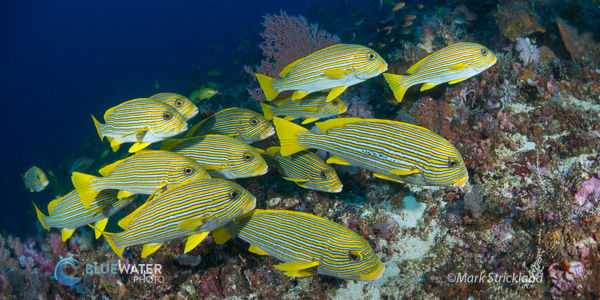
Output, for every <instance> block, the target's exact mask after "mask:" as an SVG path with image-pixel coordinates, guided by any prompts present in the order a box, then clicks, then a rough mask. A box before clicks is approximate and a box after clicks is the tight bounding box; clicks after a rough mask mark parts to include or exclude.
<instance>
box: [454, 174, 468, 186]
mask: <svg viewBox="0 0 600 300" xmlns="http://www.w3.org/2000/svg"><path fill="white" fill-rule="evenodd" d="M467 181H469V176H463V177H461V178H460V179H458V180H455V181H454V182H452V186H453V187H463V186H464V185H465V184H466V183H467Z"/></svg>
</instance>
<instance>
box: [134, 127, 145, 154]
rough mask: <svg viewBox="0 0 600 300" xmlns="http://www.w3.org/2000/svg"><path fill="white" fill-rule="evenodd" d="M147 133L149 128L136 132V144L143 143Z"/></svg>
mask: <svg viewBox="0 0 600 300" xmlns="http://www.w3.org/2000/svg"><path fill="white" fill-rule="evenodd" d="M147 132H148V127H146V128H145V129H144V130H140V131H138V132H136V133H135V140H136V142H139V143H141V142H142V141H143V140H144V136H146V133H147ZM134 152H135V151H134Z"/></svg>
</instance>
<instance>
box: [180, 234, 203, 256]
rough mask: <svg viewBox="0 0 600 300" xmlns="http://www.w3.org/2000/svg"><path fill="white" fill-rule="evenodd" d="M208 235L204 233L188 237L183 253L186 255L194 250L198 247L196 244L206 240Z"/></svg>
mask: <svg viewBox="0 0 600 300" xmlns="http://www.w3.org/2000/svg"><path fill="white" fill-rule="evenodd" d="M208 233H209V232H208V231H205V232H199V233H196V234H192V235H190V236H188V238H187V242H186V243H185V250H183V253H188V252H190V251H191V250H192V249H194V248H196V246H198V244H200V243H201V242H202V241H203V240H204V239H205V238H206V236H207V235H208Z"/></svg>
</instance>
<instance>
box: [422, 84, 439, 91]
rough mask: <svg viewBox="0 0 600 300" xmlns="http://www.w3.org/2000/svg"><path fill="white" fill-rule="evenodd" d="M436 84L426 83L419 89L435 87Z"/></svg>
mask: <svg viewBox="0 0 600 300" xmlns="http://www.w3.org/2000/svg"><path fill="white" fill-rule="evenodd" d="M436 85H437V84H433V83H426V84H424V85H423V86H421V89H420V90H419V91H421V92H422V91H426V90H428V89H432V88H433V87H435V86H436Z"/></svg>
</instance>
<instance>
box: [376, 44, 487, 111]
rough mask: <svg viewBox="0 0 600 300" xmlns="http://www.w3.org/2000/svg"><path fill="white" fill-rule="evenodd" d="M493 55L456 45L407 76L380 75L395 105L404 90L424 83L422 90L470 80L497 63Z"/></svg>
mask: <svg viewBox="0 0 600 300" xmlns="http://www.w3.org/2000/svg"><path fill="white" fill-rule="evenodd" d="M496 60H497V58H496V56H495V55H494V53H492V51H490V50H489V49H487V48H486V47H484V46H482V45H480V44H476V43H465V42H461V43H455V44H452V45H450V46H447V47H445V48H442V49H440V50H438V51H436V52H434V53H432V54H430V55H429V56H427V57H425V58H423V59H422V60H420V61H419V62H417V63H416V64H414V65H413V66H412V67H410V68H409V69H408V70H407V71H406V73H408V74H410V75H409V76H402V75H396V74H389V73H385V74H383V76H384V77H385V80H386V81H387V83H388V85H389V86H390V88H391V89H392V91H393V92H394V97H395V98H396V100H398V102H400V101H402V98H403V97H404V93H406V90H407V89H408V88H409V87H411V86H413V85H415V84H420V83H424V85H423V86H422V87H421V91H424V90H428V89H430V88H433V87H434V86H436V85H438V84H441V83H445V82H448V83H450V84H455V83H457V82H461V81H463V80H466V79H468V78H470V77H473V76H475V75H477V74H479V73H481V72H483V71H485V70H487V69H488V68H489V67H491V66H493V65H494V64H495V63H496Z"/></svg>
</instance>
